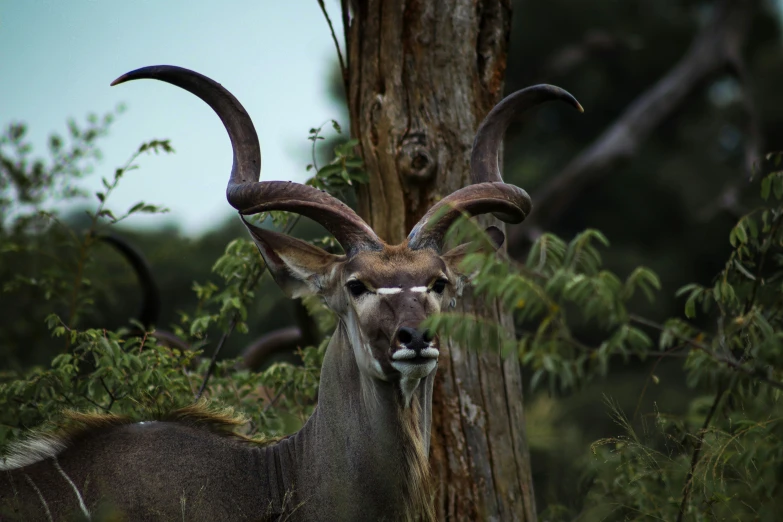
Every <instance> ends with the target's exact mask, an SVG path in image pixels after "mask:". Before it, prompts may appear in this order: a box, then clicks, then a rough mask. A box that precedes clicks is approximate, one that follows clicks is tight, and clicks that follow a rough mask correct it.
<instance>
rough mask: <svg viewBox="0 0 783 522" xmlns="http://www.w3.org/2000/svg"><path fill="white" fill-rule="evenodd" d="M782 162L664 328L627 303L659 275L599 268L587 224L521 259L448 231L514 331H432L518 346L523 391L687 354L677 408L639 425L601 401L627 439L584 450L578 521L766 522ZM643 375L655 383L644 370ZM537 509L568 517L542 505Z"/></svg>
mask: <svg viewBox="0 0 783 522" xmlns="http://www.w3.org/2000/svg"><path fill="white" fill-rule="evenodd" d="M782 158H783V156H781V155H780V154H773V155H770V156H768V159H769V160H770V166H771V167H772V172H770V173H768V174H766V175H765V176H763V179H762V180H761V184H760V185H761V197H762V200H761V201H760V204H759V206H758V207H757V208H755V209H753V210H752V211H750V212H748V213H747V214H745V215H744V216H742V217H741V218H740V219H739V221H738V222H737V224H736V225H735V226H734V227H733V228H732V230H731V232H730V235H729V242H730V244H731V246H732V251H731V253H730V255H729V257H728V260H727V261H726V263H725V266H724V268H723V270H722V271H721V272H720V273H719V274H718V275H717V276H716V277H715V278H714V280H713V283H712V284H711V285H708V286H705V285H698V284H690V285H687V286H684V287H683V288H681V289H680V291H679V292H677V295H678V296H682V297H684V298H685V303H684V316H683V317H675V318H671V319H669V320H667V321H665V322H664V323H663V324H659V323H656V322H654V321H651V320H648V319H645V318H643V317H640V316H638V315H635V314H633V313H632V312H631V311H630V308H631V306H632V305H633V304H634V299H633V298H634V295H635V294H638V293H639V291H641V293H642V294H644V295H645V297H647V298H648V299H652V298H653V297H654V295H655V291H657V290H658V289H659V287H660V283H659V280H658V278H657V276H656V275H655V274H654V273H652V272H651V271H650V270H648V269H645V268H637V269H635V270H634V271H632V272H631V274H630V275H629V276H628V277H626V278H625V279H622V278H620V277H619V276H617V275H616V274H614V273H612V272H610V271H607V270H605V269H603V268H602V263H601V256H600V250H599V246H603V247H606V246H607V245H608V242H607V240H606V238H605V237H604V236H603V235H602V234H600V233H599V232H597V231H594V230H587V231H585V232H583V233H581V234H578V235H577V236H576V237H575V238H574V239H573V240H572V241H570V242H565V241H563V240H561V239H559V238H557V237H556V236H554V235H551V234H544V235H542V236H541V237H540V238H539V239H538V240H537V241H536V243H535V245H534V246H533V248H532V249H531V251H530V254H529V256H528V258H527V261H526V263H525V264H515V263H513V262H510V261H508V260H505V259H500V258H498V257H496V256H494V255H488V254H486V253H484V251H485V250H486V249H482V247H481V241H480V240H479V241H477V240H476V229H475V228H474V227H464V226H463V228H467V229H468V232H462V233H456V234H455V233H452V234H453V235H454V236H456V237H457V239H458V240H460V241H464V239H465V237H466V236H467V237H468V238H469V239H470V238H472V239H473V241H474V243H475V244H476V247H475V248H474V252H473V253H471V254H469V255H468V256H466V258H465V259H464V260H463V262H462V268H463V270H464V271H465V273H469V274H472V276H471V277H472V279H473V283H474V284H473V290H474V292H476V293H477V294H479V295H481V296H484V297H486V298H487V299H490V300H492V299H499V300H500V301H501V302H502V303H503V304H504V305H505V306H506V308H507V309H509V310H512V313H513V316H514V319H515V324H516V326H517V337H516V338H513V339H511V338H508V337H507V336H504V330H503V329H502V328H500V327H498V325H495V324H487V323H484V322H481V321H479V320H478V319H476V318H474V317H464V316H462V315H460V314H443V315H440V316H437V317H434V318H432V319H431V321H430V326H431V327H432V328H435V329H436V330H437V331H438V332H440V333H441V335H443V336H448V337H449V338H451V339H452V341H453V342H457V343H460V344H462V345H464V346H482V345H483V346H500V347H501V349H502V350H505V351H510V350H515V351H516V352H517V353H518V355H519V357H520V358H521V360H522V361H523V362H524V363H525V364H527V365H528V366H529V367H530V368H531V369H532V370H533V371H534V373H533V377H532V380H531V386H532V387H533V388H535V387H536V386H538V385H539V384H540V383H542V382H544V381H547V382H548V383H549V385H550V393H552V394H554V393H557V392H558V391H560V392H563V391H567V390H568V389H572V388H575V387H582V386H584V385H585V383H586V382H587V381H589V380H591V379H594V378H595V377H597V376H604V375H606V373H607V371H608V370H609V368H610V363H611V362H613V361H615V360H617V359H622V360H624V361H626V362H627V361H628V359H629V358H631V357H636V358H639V359H645V358H656V359H659V360H660V359H663V358H665V357H678V356H679V357H683V361H684V362H683V371H684V379H685V381H686V383H687V385H688V386H689V387H690V388H692V389H693V392H692V394H691V397H690V403H689V405H688V407H687V410H686V412H685V414H684V415H676V414H672V413H665V412H661V411H658V410H657V409H656V411H655V412H654V413H653V414H652V415H651V416H650V417H649V418H647V417H645V418H644V419H642V420H641V421H640V422H639V421H637V419H634V418H629V417H628V416H626V414H625V413H623V411H622V410H621V409H620V407H619V406H618V404H617V403H616V402H615V401H614V400H613V399H611V398H607V404H608V405H609V408H610V411H611V415H612V417H613V419H614V420H615V422H616V424H617V425H618V426H619V427H620V428H621V430H622V432H623V434H622V435H620V436H615V437H609V438H604V439H601V440H599V441H597V442H595V443H594V444H593V445H592V453H593V457H594V458H592V459H591V460H589V461H588V464H587V465H586V466H585V467H584V468H583V472H584V473H585V474H586V477H587V482H588V484H592V485H591V486H590V488H589V492H588V494H587V497H586V502H585V505H584V506H583V509H582V511H581V513H580V516H579V519H580V520H647V519H655V520H675V519H677V520H684V519H687V520H714V519H729V518H730V519H734V520H751V519H752V520H775V519H776V517H777V513H779V511H780V508H781V504H780V500H779V499H780V498H781V495H780V493H781V486H783V482H781V479H780V473H779V470H780V468H781V466H782V465H783V424H782V423H781V419H783V416H781V414H782V413H783V410H781V406H780V401H779V398H780V393H781V390H783V349H782V348H783V300H781V296H783V288H782V287H781V281H783V248H781V247H783V233H781V222H783V172H781V171H779V170H777V169H778V168H779V166H780V163H781V159H782ZM479 239H480V238H479ZM655 337H657V342H656V343H654V342H653V339H654V338H655ZM482 343H483V344H482ZM650 379H651V381H652V382H653V383H655V382H657V380H658V378H657V376H656V375H655V373H654V368H653V373H652V374H651V375H650ZM634 416H635V415H634ZM545 515H546V516H548V517H550V518H551V519H560V518H562V519H572V518H573V517H574V516H575V515H576V513H575V512H574V511H572V510H570V509H568V508H567V507H565V506H559V505H557V504H550V506H549V507H548V509H547V512H546V513H545Z"/></svg>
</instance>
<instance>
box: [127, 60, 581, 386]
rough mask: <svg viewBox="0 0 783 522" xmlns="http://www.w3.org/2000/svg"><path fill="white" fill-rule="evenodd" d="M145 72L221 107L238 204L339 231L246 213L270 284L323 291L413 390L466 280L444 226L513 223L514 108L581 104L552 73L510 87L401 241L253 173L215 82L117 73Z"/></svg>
mask: <svg viewBox="0 0 783 522" xmlns="http://www.w3.org/2000/svg"><path fill="white" fill-rule="evenodd" d="M141 78H152V79H157V80H162V81H164V82H168V83H171V84H173V85H176V86H179V87H181V88H183V89H185V90H187V91H189V92H191V93H193V94H195V95H196V96H198V97H199V98H201V99H202V100H204V101H205V102H206V103H207V104H209V105H210V107H212V109H214V111H215V112H216V113H217V114H218V116H219V117H220V119H221V120H222V122H223V124H224V125H225V127H226V130H227V131H228V135H229V137H230V139H231V144H232V147H233V151H234V163H233V167H232V170H231V176H230V178H229V181H228V188H227V190H226V193H227V197H228V201H229V203H230V204H231V205H232V206H233V207H235V208H236V209H237V210H239V213H240V214H241V215H243V216H246V215H252V214H257V213H260V212H266V211H272V210H282V211H288V212H295V213H298V214H300V215H303V216H306V217H308V218H310V219H312V220H314V221H316V222H318V223H320V224H321V225H323V226H324V228H326V229H327V230H328V231H329V232H330V233H331V234H332V235H333V236H334V237H335V239H337V241H338V242H339V243H340V245H341V246H342V248H343V250H344V252H345V253H344V254H343V255H334V254H330V253H328V252H326V251H324V250H322V249H320V248H318V247H315V246H313V245H311V244H309V243H307V242H304V241H301V240H299V239H295V238H293V237H290V236H287V235H285V234H280V233H277V232H273V231H271V230H266V229H263V228H259V227H257V226H255V225H253V224H251V223H248V222H247V221H245V225H246V226H247V228H248V230H249V231H250V234H251V236H252V237H253V240H254V241H255V243H256V245H257V246H258V249H259V250H260V252H261V255H262V256H263V258H264V261H265V262H266V265H267V267H268V268H269V270H270V272H271V273H272V275H273V277H274V279H275V281H276V282H277V284H278V285H279V286H280V287H281V288H282V289H283V290H284V291H285V292H286V293H287V294H288V295H290V296H291V297H301V296H305V295H310V294H317V295H320V296H322V297H323V299H324V300H325V301H326V303H327V304H328V306H329V307H330V308H331V309H332V310H334V311H335V312H336V313H337V314H338V316H339V317H340V320H341V322H342V323H343V325H344V326H345V329H346V331H347V334H348V336H349V339H350V344H351V349H352V350H353V353H354V357H355V360H356V364H357V366H358V368H359V371H360V372H361V373H362V374H363V375H365V376H368V377H371V378H374V379H380V380H383V381H389V382H392V383H399V386H400V387H401V389H402V392H403V394H404V395H405V396H406V397H408V398H409V396H410V393H411V392H412V390H413V388H415V387H416V385H417V383H418V382H419V380H420V379H422V378H424V377H426V376H428V375H429V374H431V373H432V372H433V371H434V370H435V368H436V366H437V361H438V355H439V349H438V343H437V339H436V338H433V337H432V336H431V335H430V334H429V333H428V332H427V331H424V330H422V329H421V327H420V325H421V323H422V321H423V320H424V319H425V318H427V317H428V316H430V315H431V314H434V313H437V312H438V311H440V310H441V308H442V307H443V305H444V303H448V302H450V301H451V299H453V298H455V297H457V296H458V295H459V294H460V293H461V289H462V286H463V285H464V283H465V275H464V274H462V273H461V272H460V270H459V262H460V260H461V259H462V258H463V256H464V255H465V253H466V252H467V251H468V250H469V249H468V245H461V246H458V247H456V248H454V249H452V250H450V251H448V252H445V253H444V252H442V247H443V242H444V236H445V233H446V231H447V230H448V228H449V226H450V225H451V224H452V223H453V222H454V221H455V220H456V219H457V218H458V217H460V216H462V215H468V216H476V215H480V214H486V213H492V214H494V215H495V216H496V217H498V218H499V219H501V220H502V221H505V222H506V223H519V222H521V221H522V220H523V219H524V218H525V217H526V216H527V214H528V213H529V212H530V210H531V202H530V197H529V196H528V195H527V193H526V192H525V191H524V190H522V189H520V188H518V187H516V186H513V185H509V184H506V183H504V182H503V180H502V178H501V176H500V171H499V169H498V152H499V147H500V144H501V140H502V137H503V134H504V132H505V130H506V128H507V127H508V125H509V123H510V122H511V121H512V119H513V116H515V115H518V114H519V113H520V112H521V111H523V110H525V109H527V108H529V107H531V106H533V105H536V104H539V103H542V102H546V101H550V100H562V101H565V102H567V103H569V104H570V105H572V106H574V107H575V108H577V109H579V110H580V111H581V107H580V105H579V103H578V102H577V101H576V100H575V99H574V98H573V97H572V96H571V95H570V94H568V93H567V92H566V91H564V90H562V89H560V88H557V87H553V86H548V85H539V86H535V87H530V88H527V89H524V90H521V91H518V92H516V93H514V94H512V95H511V96H509V97H507V98H505V99H504V100H503V101H502V102H501V103H499V104H498V105H497V106H496V107H495V108H494V109H493V110H492V111H491V112H490V113H489V115H488V116H487V117H486V119H485V120H484V122H483V123H482V124H481V126H480V128H479V130H478V133H477V135H476V138H475V141H474V145H473V152H472V156H471V182H472V184H471V185H469V186H467V187H465V188H463V189H460V190H457V191H456V192H454V193H452V194H450V195H448V196H446V197H445V198H443V199H442V200H440V201H439V202H438V203H436V204H435V205H434V206H433V207H432V208H431V209H430V210H429V211H428V212H427V213H426V214H425V215H424V216H423V217H422V219H421V220H420V221H419V223H418V224H417V225H416V226H415V227H414V228H413V230H412V231H411V232H410V235H409V236H408V239H407V241H406V242H405V243H402V244H399V245H387V244H386V243H385V242H384V241H383V240H382V239H381V238H379V237H378V236H377V235H376V234H375V232H374V231H373V230H372V228H370V227H369V226H368V225H367V224H366V223H365V222H364V221H363V220H362V219H361V218H360V217H359V216H358V215H357V214H356V213H355V212H354V211H353V210H352V209H351V208H350V207H348V206H347V205H345V204H344V203H342V202H341V201H339V200H338V199H336V198H334V197H332V196H330V195H329V194H327V193H325V192H323V191H321V190H318V189H315V188H313V187H310V186H307V185H302V184H299V183H293V182H286V181H259V177H260V172H261V152H260V148H259V144H258V137H257V135H256V131H255V128H254V127H253V123H252V122H251V120H250V117H249V116H248V114H247V112H245V109H244V108H243V107H242V105H241V104H240V103H239V101H237V99H236V98H234V96H233V95H231V93H229V92H228V91H227V90H226V89H224V88H223V87H222V86H221V85H220V84H218V83H217V82H215V81H213V80H211V79H209V78H207V77H206V76H203V75H201V74H198V73H196V72H193V71H190V70H187V69H183V68H180V67H174V66H152V67H144V68H141V69H137V70H135V71H132V72H129V73H127V74H125V75H123V76H121V77H120V78H118V79H117V80H115V81H114V82H113V83H112V85H116V84H119V83H123V82H126V81H129V80H136V79H141ZM243 221H244V220H243ZM488 233H489V236H490V238H491V239H492V242H493V243H494V245H495V247H496V248H497V247H499V246H501V245H502V243H503V240H504V236H503V233H502V232H501V231H500V230H499V229H497V228H494V227H490V228H489V229H488Z"/></svg>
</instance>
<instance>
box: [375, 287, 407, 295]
mask: <svg viewBox="0 0 783 522" xmlns="http://www.w3.org/2000/svg"><path fill="white" fill-rule="evenodd" d="M376 292H377V293H379V294H381V295H390V294H399V293H400V292H402V288H379V289H377V290H376Z"/></svg>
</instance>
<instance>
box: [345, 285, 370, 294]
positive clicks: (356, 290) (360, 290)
mask: <svg viewBox="0 0 783 522" xmlns="http://www.w3.org/2000/svg"><path fill="white" fill-rule="evenodd" d="M345 286H347V287H348V291H349V292H351V295H352V296H354V297H359V296H360V295H362V294H364V293H365V292H367V287H366V286H364V283H362V282H361V281H350V282H349V283H348V284H347V285H345Z"/></svg>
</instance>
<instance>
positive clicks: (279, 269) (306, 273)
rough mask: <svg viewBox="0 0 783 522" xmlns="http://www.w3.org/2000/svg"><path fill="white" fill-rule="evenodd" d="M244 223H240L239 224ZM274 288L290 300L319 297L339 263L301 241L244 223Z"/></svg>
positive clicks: (325, 253) (337, 260)
mask: <svg viewBox="0 0 783 522" xmlns="http://www.w3.org/2000/svg"><path fill="white" fill-rule="evenodd" d="M243 221H244V220H243ZM245 226H246V227H247V229H248V230H249V231H250V235H251V236H252V237H253V241H255V243H256V246H258V250H259V251H260V252H261V255H262V256H263V258H264V261H265V262H266V266H267V268H269V271H270V272H271V273H272V277H274V279H275V282H276V283H277V285H278V286H279V287H280V288H281V289H282V290H283V291H284V292H285V293H286V294H288V295H289V296H290V297H303V296H306V295H313V294H321V293H323V292H324V291H325V290H326V289H327V288H328V287H329V285H330V284H331V282H332V277H333V274H334V270H333V268H334V267H335V266H336V264H337V263H339V262H341V261H342V260H343V256H336V255H334V254H330V253H329V252H326V251H325V250H322V249H320V248H318V247H316V246H313V245H311V244H310V243H308V242H306V241H302V240H301V239H296V238H293V237H291V236H287V235H285V234H279V233H277V232H272V231H271V230H265V229H263V228H259V227H257V226H254V225H252V224H250V223H248V222H246V221H245Z"/></svg>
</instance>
